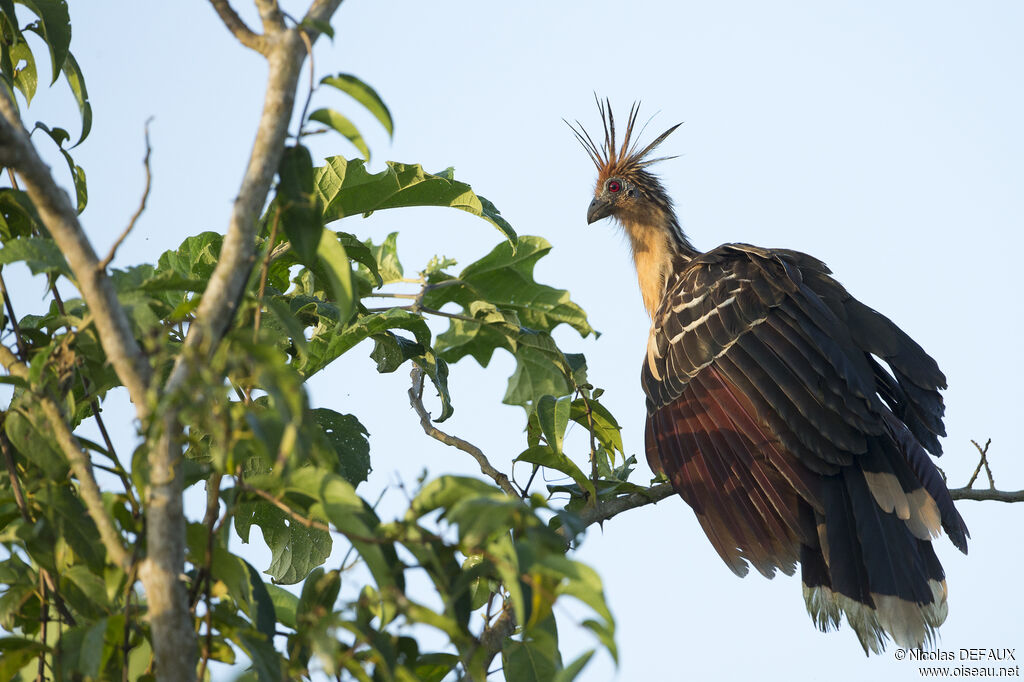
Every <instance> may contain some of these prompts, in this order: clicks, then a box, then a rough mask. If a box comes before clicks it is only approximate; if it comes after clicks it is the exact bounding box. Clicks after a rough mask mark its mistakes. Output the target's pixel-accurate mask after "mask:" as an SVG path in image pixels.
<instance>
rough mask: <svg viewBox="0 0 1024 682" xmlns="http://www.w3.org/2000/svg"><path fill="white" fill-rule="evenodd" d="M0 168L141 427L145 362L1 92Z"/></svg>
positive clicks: (62, 196) (145, 413)
mask: <svg viewBox="0 0 1024 682" xmlns="http://www.w3.org/2000/svg"><path fill="white" fill-rule="evenodd" d="M0 164H3V165H5V166H9V167H11V168H13V169H15V170H16V171H17V172H18V174H19V175H21V179H22V180H23V182H24V184H25V191H26V192H27V193H28V196H29V198H30V199H31V200H32V203H33V204H34V205H35V207H36V210H37V211H38V212H39V217H40V218H41V219H42V221H43V224H44V225H46V228H47V229H48V230H49V231H50V235H51V236H52V237H53V240H54V241H55V242H56V243H57V247H58V248H59V249H60V250H61V253H63V254H64V257H65V258H66V259H67V261H68V265H70V266H71V271H72V273H74V276H75V279H76V280H77V284H78V289H79V290H80V291H81V292H82V298H84V299H85V302H86V304H87V305H88V306H89V312H90V313H91V314H92V318H93V322H94V323H95V325H96V330H97V331H98V332H99V337H100V343H101V344H102V345H103V350H104V351H105V352H106V354H107V359H108V360H109V361H110V364H111V365H112V366H113V367H114V371H116V372H117V376H118V378H120V379H121V382H122V383H124V385H125V387H126V388H127V389H128V394H129V395H130V396H131V399H132V402H133V403H135V411H136V414H137V415H138V417H139V419H140V420H141V421H142V422H143V423H145V422H146V420H147V419H148V417H149V406H148V404H147V400H146V390H147V388H148V386H149V381H150V377H151V376H152V369H151V367H150V365H149V361H148V360H147V359H146V357H145V356H144V355H143V354H142V350H141V349H140V348H139V345H138V344H137V343H136V342H135V337H134V335H133V333H132V327H131V323H129V321H128V316H127V314H126V313H125V311H124V308H122V307H121V304H120V302H119V301H118V300H117V292H116V291H114V285H113V284H112V283H111V281H110V279H109V278H108V277H107V275H106V273H104V272H103V271H102V270H100V269H99V267H98V265H99V259H98V258H97V257H96V252H95V251H94V250H93V248H92V244H90V243H89V239H88V238H87V237H86V236H85V231H84V230H83V229H82V225H81V224H80V223H79V222H78V214H77V213H76V212H75V209H74V207H73V206H72V205H71V201H70V199H69V198H68V195H67V193H66V192H64V190H62V189H61V188H60V187H58V186H57V183H56V182H54V180H53V176H52V175H50V169H49V168H48V167H47V165H46V164H45V163H43V160H42V159H41V158H39V154H37V153H36V150H35V148H34V147H33V146H32V142H31V140H29V136H28V132H27V131H26V130H25V128H24V126H22V125H21V119H20V118H19V116H18V112H17V110H16V109H15V107H14V102H12V101H11V99H10V96H9V95H7V94H6V92H4V93H0Z"/></svg>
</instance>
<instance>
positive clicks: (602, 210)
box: [587, 197, 612, 225]
mask: <svg viewBox="0 0 1024 682" xmlns="http://www.w3.org/2000/svg"><path fill="white" fill-rule="evenodd" d="M611 214H612V202H610V201H608V200H607V199H602V198H601V197H594V200H593V201H591V202H590V208H588V209H587V225H590V224H591V223H594V222H596V221H598V220H600V219H601V218H607V217H608V216H610V215H611Z"/></svg>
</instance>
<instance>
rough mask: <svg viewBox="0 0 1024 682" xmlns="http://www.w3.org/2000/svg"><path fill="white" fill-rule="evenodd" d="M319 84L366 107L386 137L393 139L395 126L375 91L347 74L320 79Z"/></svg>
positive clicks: (389, 113) (385, 106)
mask: <svg viewBox="0 0 1024 682" xmlns="http://www.w3.org/2000/svg"><path fill="white" fill-rule="evenodd" d="M320 83H321V84H322V85H330V86H331V87H334V88H337V89H338V90H341V91H342V92H344V93H347V94H349V95H351V96H352V97H353V99H355V100H356V101H357V102H359V103H360V104H362V105H363V106H364V107H366V109H367V110H368V111H369V112H370V113H371V114H373V115H374V117H376V119H377V120H378V121H380V124H381V125H382V126H384V129H385V130H387V131H388V136H390V137H394V135H395V124H394V122H393V121H392V120H391V112H390V111H388V107H387V105H386V104H384V100H382V99H381V98H380V95H378V94H377V91H376V90H374V89H373V88H371V87H370V86H369V85H367V84H366V83H364V82H363V81H362V80H360V79H359V78H356V77H355V76H353V75H351V74H348V73H339V74H338V75H337V76H327V77H326V78H324V79H322V80H321V81H320Z"/></svg>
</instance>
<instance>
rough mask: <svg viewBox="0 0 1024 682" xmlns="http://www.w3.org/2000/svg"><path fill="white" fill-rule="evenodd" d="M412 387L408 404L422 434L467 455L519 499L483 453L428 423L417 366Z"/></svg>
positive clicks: (428, 417)
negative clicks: (421, 429)
mask: <svg viewBox="0 0 1024 682" xmlns="http://www.w3.org/2000/svg"><path fill="white" fill-rule="evenodd" d="M411 376H412V386H411V387H410V388H409V402H410V403H411V404H412V408H413V409H414V410H416V414H417V415H419V418H420V426H422V427H423V432H424V433H426V434H427V435H428V436H430V437H431V438H433V439H434V440H438V441H440V442H442V443H444V444H445V445H450V446H452V447H453V448H458V449H459V450H462V451H463V452H465V453H467V454H469V456H471V457H472V458H473V459H475V460H476V462H477V464H479V465H480V472H481V473H483V474H484V475H485V476H488V477H490V478H491V479H492V480H493V481H494V482H495V483H497V484H498V487H499V488H501V489H502V490H504V491H505V492H506V493H507V494H508V495H511V496H512V497H519V493H517V492H516V489H515V488H514V487H513V486H512V483H511V482H509V480H508V476H506V475H505V474H503V473H501V472H500V471H498V470H497V469H495V468H494V467H493V466H491V463H490V461H489V460H488V459H487V455H485V454H484V453H483V451H482V450H481V449H480V448H478V447H477V446H475V445H473V444H472V443H470V442H468V441H465V440H462V439H461V438H459V437H457V436H451V435H449V434H447V433H445V432H444V431H441V430H440V429H438V428H437V427H436V426H434V425H433V423H432V422H431V421H430V413H429V412H427V408H425V407H424V406H423V370H422V369H420V368H419V367H418V366H414V367H413V369H412V375H411Z"/></svg>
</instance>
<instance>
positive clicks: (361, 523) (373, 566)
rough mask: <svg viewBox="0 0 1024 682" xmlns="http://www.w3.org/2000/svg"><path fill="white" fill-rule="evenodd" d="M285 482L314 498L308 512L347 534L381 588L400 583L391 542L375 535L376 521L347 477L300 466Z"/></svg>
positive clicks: (375, 517) (399, 564) (291, 487)
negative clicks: (378, 538) (316, 501)
mask: <svg viewBox="0 0 1024 682" xmlns="http://www.w3.org/2000/svg"><path fill="white" fill-rule="evenodd" d="M286 485H287V487H288V489H289V490H295V491H296V492H301V493H302V494H304V495H308V496H310V497H312V498H313V499H315V500H318V502H319V503H318V504H316V505H313V506H312V507H311V508H310V513H312V514H317V515H320V516H322V517H323V518H326V519H328V520H329V521H330V522H331V523H332V524H333V525H334V527H335V528H337V529H338V530H339V531H340V532H341V533H343V534H345V535H346V536H347V537H348V539H349V541H351V542H352V546H353V547H355V548H356V551H358V552H359V555H360V556H361V557H362V558H363V561H365V562H366V566H367V568H369V569H370V573H371V574H372V575H373V577H374V580H376V582H377V585H378V586H379V587H380V588H381V589H385V588H389V587H391V586H394V585H399V586H404V582H405V579H404V576H403V575H402V572H401V563H400V562H399V561H398V557H397V555H396V554H395V549H394V545H392V544H391V543H388V542H381V541H379V540H377V539H375V537H374V534H375V529H376V527H377V526H378V525H379V523H380V522H379V520H378V519H377V516H376V514H374V513H373V510H372V509H370V508H369V507H368V506H367V505H366V503H365V502H363V500H362V498H360V497H359V496H358V495H356V492H355V489H354V488H353V487H352V485H351V484H350V483H349V482H348V481H346V480H345V479H343V478H341V477H340V476H338V475H336V474H333V473H331V472H328V471H324V470H323V469H316V468H314V467H304V468H302V469H299V470H298V471H295V472H292V475H291V476H290V477H289V479H288V481H287V484H286Z"/></svg>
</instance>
